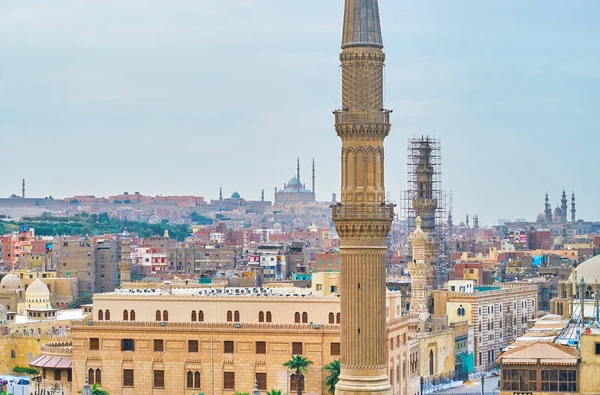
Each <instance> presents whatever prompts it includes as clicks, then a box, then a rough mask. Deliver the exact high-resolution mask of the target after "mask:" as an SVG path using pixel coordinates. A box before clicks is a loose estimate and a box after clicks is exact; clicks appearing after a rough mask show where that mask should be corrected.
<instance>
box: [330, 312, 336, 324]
mask: <svg viewBox="0 0 600 395" xmlns="http://www.w3.org/2000/svg"><path fill="white" fill-rule="evenodd" d="M329 323H330V324H335V315H334V314H333V313H329Z"/></svg>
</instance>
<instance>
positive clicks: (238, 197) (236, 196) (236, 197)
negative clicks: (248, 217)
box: [231, 192, 242, 199]
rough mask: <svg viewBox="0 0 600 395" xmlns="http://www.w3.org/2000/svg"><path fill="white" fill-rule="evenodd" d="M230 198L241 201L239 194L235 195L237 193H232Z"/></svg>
mask: <svg viewBox="0 0 600 395" xmlns="http://www.w3.org/2000/svg"><path fill="white" fill-rule="evenodd" d="M231 198H232V199H241V198H242V197H241V196H240V194H239V193H237V192H234V193H232V194H231Z"/></svg>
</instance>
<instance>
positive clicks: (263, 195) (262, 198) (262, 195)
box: [260, 189, 265, 202]
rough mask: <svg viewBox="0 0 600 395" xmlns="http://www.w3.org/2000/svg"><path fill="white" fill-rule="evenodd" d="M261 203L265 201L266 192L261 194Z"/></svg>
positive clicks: (263, 191)
mask: <svg viewBox="0 0 600 395" xmlns="http://www.w3.org/2000/svg"><path fill="white" fill-rule="evenodd" d="M260 201H261V202H264V201H265V190H264V189H263V190H262V193H261V194H260Z"/></svg>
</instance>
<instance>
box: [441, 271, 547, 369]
mask: <svg viewBox="0 0 600 395" xmlns="http://www.w3.org/2000/svg"><path fill="white" fill-rule="evenodd" d="M468 283H469V281H465V280H461V281H456V282H455V281H450V282H448V284H447V286H446V288H447V289H452V287H454V289H455V291H447V290H444V291H433V300H434V310H435V314H436V315H438V316H448V322H449V324H452V323H457V322H462V321H465V320H466V321H467V322H468V323H469V325H473V326H474V339H475V344H474V356H475V361H474V362H475V364H474V365H475V369H477V370H486V369H488V368H491V367H492V365H494V364H495V361H496V359H497V358H498V357H499V356H500V354H501V351H502V350H503V349H504V348H506V347H507V346H508V345H509V344H511V343H512V342H513V341H514V340H515V339H516V338H517V337H519V336H521V334H523V333H524V332H525V331H526V330H527V325H528V322H529V321H530V320H534V319H536V318H537V311H538V288H537V286H536V285H535V284H533V285H531V284H527V283H495V284H491V285H489V286H475V285H474V283H473V282H472V281H470V283H471V285H472V286H470V287H469V284H468Z"/></svg>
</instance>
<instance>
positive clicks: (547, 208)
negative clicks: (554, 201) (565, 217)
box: [544, 192, 552, 223]
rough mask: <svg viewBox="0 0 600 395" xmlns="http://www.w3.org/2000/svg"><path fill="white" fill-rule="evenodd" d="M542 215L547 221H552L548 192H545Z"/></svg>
mask: <svg viewBox="0 0 600 395" xmlns="http://www.w3.org/2000/svg"><path fill="white" fill-rule="evenodd" d="M544 217H545V218H546V222H547V223H551V222H552V207H551V206H550V199H549V198H548V192H546V201H545V203H544Z"/></svg>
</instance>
